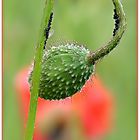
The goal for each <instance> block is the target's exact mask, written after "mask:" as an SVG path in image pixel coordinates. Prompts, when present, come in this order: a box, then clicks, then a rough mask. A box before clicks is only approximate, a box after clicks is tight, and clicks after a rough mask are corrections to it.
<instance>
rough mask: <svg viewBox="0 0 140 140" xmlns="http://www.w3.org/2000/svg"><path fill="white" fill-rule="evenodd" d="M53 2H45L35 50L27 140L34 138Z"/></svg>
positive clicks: (51, 0)
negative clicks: (46, 34) (47, 29)
mask: <svg viewBox="0 0 140 140" xmlns="http://www.w3.org/2000/svg"><path fill="white" fill-rule="evenodd" d="M53 3H54V2H53V0H46V3H45V8H44V13H43V18H42V23H41V28H40V34H39V40H38V43H37V48H36V52H35V61H34V70H33V76H32V88H31V98H30V109H29V115H28V121H27V127H26V131H25V140H32V138H33V132H34V123H35V116H36V109H37V101H38V89H39V82H40V75H41V62H42V56H43V48H44V41H45V35H44V29H45V28H46V26H47V25H48V22H49V18H50V14H51V12H52V9H53Z"/></svg>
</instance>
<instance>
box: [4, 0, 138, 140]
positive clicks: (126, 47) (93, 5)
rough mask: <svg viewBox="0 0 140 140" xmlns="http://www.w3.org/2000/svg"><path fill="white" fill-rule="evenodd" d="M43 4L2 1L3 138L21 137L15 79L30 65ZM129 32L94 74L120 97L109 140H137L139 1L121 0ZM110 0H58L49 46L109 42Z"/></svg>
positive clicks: (89, 45) (90, 45)
mask: <svg viewBox="0 0 140 140" xmlns="http://www.w3.org/2000/svg"><path fill="white" fill-rule="evenodd" d="M44 2H45V0H23V1H20V0H4V1H3V4H4V6H3V7H4V10H3V17H4V34H3V35H4V81H3V82H4V89H3V90H4V92H3V138H4V140H19V139H21V137H20V135H21V134H22V130H21V126H20V117H19V112H18V105H17V98H16V96H15V90H14V88H13V81H14V78H15V75H16V74H17V72H18V71H20V70H21V69H22V68H23V67H25V66H27V65H29V64H30V63H31V61H32V60H33V57H34V51H35V45H36V42H37V36H38V31H39V28H40V22H41V17H42V10H43V7H44ZM123 5H124V10H125V12H126V16H127V24H128V25H127V31H126V32H125V35H124V37H123V39H122V40H121V43H120V45H119V47H118V48H117V49H115V50H114V51H113V52H112V53H111V54H110V55H109V56H108V57H106V58H105V59H103V60H102V61H101V62H100V63H98V65H97V66H96V73H97V74H98V75H99V76H100V78H101V79H102V81H103V82H104V83H105V84H106V86H107V87H108V88H109V89H110V90H112V92H113V93H114V95H113V96H114V97H115V99H116V106H117V113H116V115H117V116H116V121H117V122H116V126H115V129H114V130H113V132H112V133H111V134H110V135H108V136H107V138H106V139H107V140H135V139H136V129H137V126H136V120H137V119H136V112H137V85H136V79H137V77H136V1H135V0H129V1H126V0H123ZM112 17H113V5H112V2H111V0H56V1H55V7H54V19H53V26H52V27H53V29H54V35H53V36H52V38H51V39H50V42H57V43H59V42H63V40H65V41H76V42H78V44H83V45H85V46H87V48H89V49H91V50H95V49H97V48H98V47H100V46H102V45H103V44H105V43H106V42H107V41H108V40H109V39H110V37H111V36H112V31H113V27H114V21H113V18H112Z"/></svg>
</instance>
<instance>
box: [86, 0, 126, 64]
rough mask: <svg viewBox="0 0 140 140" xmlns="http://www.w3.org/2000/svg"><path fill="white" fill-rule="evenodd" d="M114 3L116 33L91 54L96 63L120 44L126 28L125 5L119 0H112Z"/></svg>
mask: <svg viewBox="0 0 140 140" xmlns="http://www.w3.org/2000/svg"><path fill="white" fill-rule="evenodd" d="M112 2H113V4H114V7H115V9H114V19H115V20H116V23H115V29H114V34H113V37H112V38H111V40H110V41H109V42H108V43H107V44H106V45H105V46H103V47H101V48H99V49H98V50H96V51H95V52H93V53H91V54H90V56H89V59H90V61H91V62H92V63H93V64H94V63H96V61H98V60H100V59H102V58H103V57H104V56H105V55H107V54H109V53H110V52H111V51H112V50H113V49H114V48H115V47H116V46H117V45H118V44H119V41H120V40H121V38H122V35H123V33H124V31H125V29H126V18H125V13H124V11H123V6H122V4H121V2H120V1H119V0H112Z"/></svg>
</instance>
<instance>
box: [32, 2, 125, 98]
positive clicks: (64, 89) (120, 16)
mask: <svg viewBox="0 0 140 140" xmlns="http://www.w3.org/2000/svg"><path fill="white" fill-rule="evenodd" d="M112 2H113V4H114V7H115V9H114V20H115V29H114V31H113V37H112V38H111V40H109V42H108V43H107V44H106V45H105V46H103V47H101V48H99V49H97V50H96V51H95V52H89V51H88V50H87V49H85V48H84V47H81V46H78V45H76V44H66V45H59V46H58V47H51V48H50V49H48V50H46V49H45V46H46V41H47V39H48V34H49V30H50V28H51V22H52V16H53V13H51V15H50V20H49V23H48V26H47V28H45V31H44V32H45V34H44V35H45V37H44V38H45V43H44V55H43V58H42V62H41V64H40V65H41V66H42V70H41V77H40V85H39V97H41V98H44V99H49V100H59V99H64V98H66V97H70V96H72V95H73V94H75V93H76V92H77V91H79V90H80V89H81V88H82V86H83V85H84V84H85V82H86V81H87V80H88V79H89V77H90V75H91V74H92V73H93V72H94V65H95V64H96V62H98V61H99V60H101V59H102V58H104V56H106V55H107V54H109V53H110V52H111V51H112V50H113V49H114V48H115V47H116V46H117V45H118V44H119V42H120V40H121V38H122V36H123V33H124V31H125V29H126V18H125V13H124V11H123V7H122V4H121V2H120V1H119V0H112ZM34 63H35V62H34ZM29 83H30V85H31V88H32V72H31V74H30V77H29Z"/></svg>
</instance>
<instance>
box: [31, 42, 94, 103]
mask: <svg viewBox="0 0 140 140" xmlns="http://www.w3.org/2000/svg"><path fill="white" fill-rule="evenodd" d="M89 54H90V53H89V51H88V50H87V49H85V48H84V47H81V46H77V45H75V44H67V45H60V46H58V47H52V48H50V49H49V50H46V51H44V56H43V61H42V71H41V78H40V87H39V97H41V98H44V99H49V100H56V99H58V100H59V99H63V98H66V97H70V96H72V95H73V94H74V93H76V92H77V91H79V90H80V89H81V88H82V87H83V85H84V84H85V82H86V81H87V80H88V79H89V77H90V75H91V74H92V73H93V71H94V65H92V63H91V61H90V59H89V57H88V56H89ZM30 79H31V77H30ZM30 83H31V80H30Z"/></svg>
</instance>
